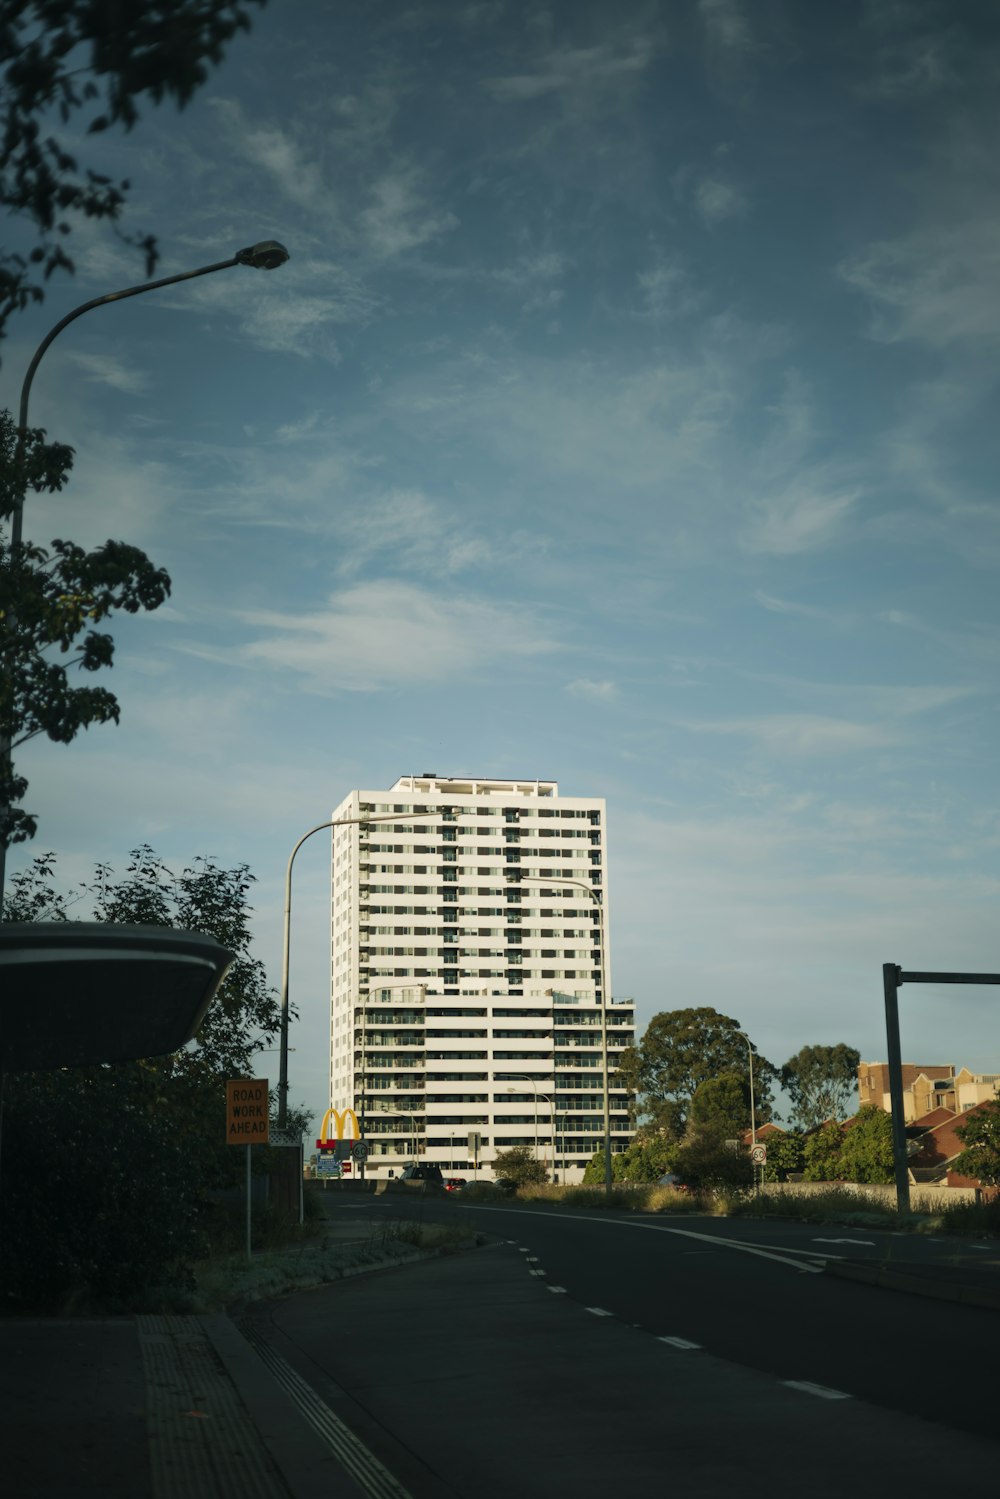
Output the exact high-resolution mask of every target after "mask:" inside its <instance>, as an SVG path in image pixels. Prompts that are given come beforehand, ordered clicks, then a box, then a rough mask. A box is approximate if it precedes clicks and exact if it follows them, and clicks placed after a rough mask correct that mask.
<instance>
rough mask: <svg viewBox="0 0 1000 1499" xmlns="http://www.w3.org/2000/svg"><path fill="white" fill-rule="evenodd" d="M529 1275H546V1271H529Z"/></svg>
mask: <svg viewBox="0 0 1000 1499" xmlns="http://www.w3.org/2000/svg"><path fill="white" fill-rule="evenodd" d="M528 1274H529V1275H544V1274H545V1271H544V1270H529V1271H528Z"/></svg>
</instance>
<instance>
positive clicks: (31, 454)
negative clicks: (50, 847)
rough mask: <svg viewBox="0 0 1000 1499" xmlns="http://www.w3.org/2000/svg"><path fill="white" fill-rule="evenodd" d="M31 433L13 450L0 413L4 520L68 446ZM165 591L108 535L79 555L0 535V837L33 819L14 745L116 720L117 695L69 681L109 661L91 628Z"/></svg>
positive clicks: (153, 602)
mask: <svg viewBox="0 0 1000 1499" xmlns="http://www.w3.org/2000/svg"><path fill="white" fill-rule="evenodd" d="M44 438H45V433H44V432H42V431H40V430H32V431H31V432H29V433H28V434H27V439H26V441H25V443H24V445H23V448H22V450H21V451H20V453H19V451H18V434H17V429H16V427H15V425H14V422H13V420H12V418H11V417H10V415H9V413H7V412H0V519H6V518H9V517H10V516H11V515H12V514H13V511H14V509H15V507H16V505H17V504H18V503H19V501H20V499H21V498H23V496H24V494H25V493H26V492H27V491H28V490H29V489H30V490H34V491H35V492H36V493H37V492H43V491H45V492H49V493H52V492H53V491H56V490H60V489H62V487H63V485H64V484H65V482H66V478H67V476H68V474H69V471H70V468H71V466H72V461H73V452H72V449H71V448H67V447H63V446H60V445H58V444H47V443H46V442H45V441H44ZM169 593H170V579H169V577H168V576H167V574H166V573H165V572H164V571H163V569H162V568H156V567H154V566H153V564H152V562H150V560H149V558H148V557H147V556H146V555H145V553H144V552H140V551H139V550H138V549H137V548H136V547H131V546H126V545H125V544H124V543H123V542H117V541H107V542H105V544H104V545H103V546H102V547H98V548H97V549H96V550H95V551H92V552H85V551H84V550H83V549H82V548H81V547H78V546H75V545H74V544H73V543H72V542H68V541H58V540H57V541H53V543H52V545H51V548H49V549H46V548H44V547H40V546H34V545H30V544H29V545H22V546H20V547H19V548H18V550H17V554H16V555H12V554H11V549H10V547H9V546H8V545H6V544H5V543H3V542H0V621H2V624H3V638H4V644H3V671H2V673H0V843H2V847H4V848H7V847H9V846H10V845H11V844H13V843H23V842H24V841H25V840H27V839H29V838H32V837H33V836H34V834H35V831H36V826H37V824H36V819H35V817H34V816H33V815H32V814H31V813H29V812H26V811H25V810H24V809H23V808H21V807H19V806H18V805H17V804H18V803H19V802H21V801H22V800H23V798H24V796H25V793H26V792H27V789H28V783H27V781H26V780H25V778H24V777H23V776H20V775H17V774H16V773H15V770H14V764H13V751H14V750H15V749H17V748H18V747H19V746H20V745H22V744H24V743H25V742H26V741H27V740H29V739H33V738H34V737H35V736H36V735H38V734H45V735H46V736H47V737H48V738H49V739H51V740H53V741H54V742H56V743H58V744H69V743H70V742H71V741H72V740H73V739H75V737H76V735H77V734H78V733H79V732H80V730H81V729H86V728H89V727H90V726H91V725H92V724H97V723H108V722H111V721H113V722H115V723H117V722H118V719H119V709H118V700H117V698H116V697H115V696H114V695H113V693H111V692H109V691H108V689H107V688H105V687H95V686H91V685H75V684H74V679H73V678H72V677H71V675H70V673H71V671H74V670H76V671H79V672H81V673H84V674H85V678H84V680H86V677H87V676H89V677H92V676H93V674H94V673H95V672H98V671H100V670H101V669H102V668H105V667H110V666H111V665H112V662H113V660H114V641H113V640H112V639H111V636H110V635H108V634H106V633H105V632H104V631H102V630H98V629H95V628H94V627H95V626H96V625H99V624H100V623H101V622H102V621H103V620H106V619H107V618H109V617H110V616H111V615H112V614H114V613H115V612H116V611H119V610H124V611H125V613H127V614H136V613H138V612H139V610H140V609H146V610H153V609H157V608H159V606H160V604H162V603H163V602H164V600H165V599H166V598H167V597H168V595H169Z"/></svg>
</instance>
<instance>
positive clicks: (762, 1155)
mask: <svg viewBox="0 0 1000 1499" xmlns="http://www.w3.org/2000/svg"><path fill="white" fill-rule="evenodd" d="M750 1159H751V1160H752V1161H753V1163H754V1165H755V1166H763V1165H764V1163H765V1161H766V1160H767V1146H766V1145H755V1146H754V1147H753V1149H752V1150H751V1152H750Z"/></svg>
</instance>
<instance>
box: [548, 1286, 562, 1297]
mask: <svg viewBox="0 0 1000 1499" xmlns="http://www.w3.org/2000/svg"><path fill="white" fill-rule="evenodd" d="M548 1289H549V1290H550V1291H551V1292H552V1293H553V1295H555V1296H565V1295H566V1287H565V1286H549V1287H548Z"/></svg>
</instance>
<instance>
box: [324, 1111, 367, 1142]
mask: <svg viewBox="0 0 1000 1499" xmlns="http://www.w3.org/2000/svg"><path fill="white" fill-rule="evenodd" d="M331 1119H332V1120H333V1127H334V1129H335V1130H336V1131H337V1134H336V1137H334V1136H332V1135H331V1134H330V1121H331ZM348 1120H350V1123H351V1133H350V1134H349V1135H348V1137H347V1138H348V1139H349V1140H360V1139H361V1131H360V1129H359V1128H358V1116H357V1114H355V1112H354V1110H353V1109H345V1110H344V1112H343V1113H342V1114H341V1113H340V1112H339V1110H338V1109H327V1111H326V1113H325V1114H324V1115H323V1123H322V1124H321V1125H320V1127H319V1139H318V1140H317V1141H316V1144H317V1145H319V1146H320V1147H321V1148H322V1147H324V1146H330V1145H332V1144H333V1143H334V1138H336V1139H337V1140H342V1139H343V1138H344V1130H345V1129H346V1128H347V1122H348Z"/></svg>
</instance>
